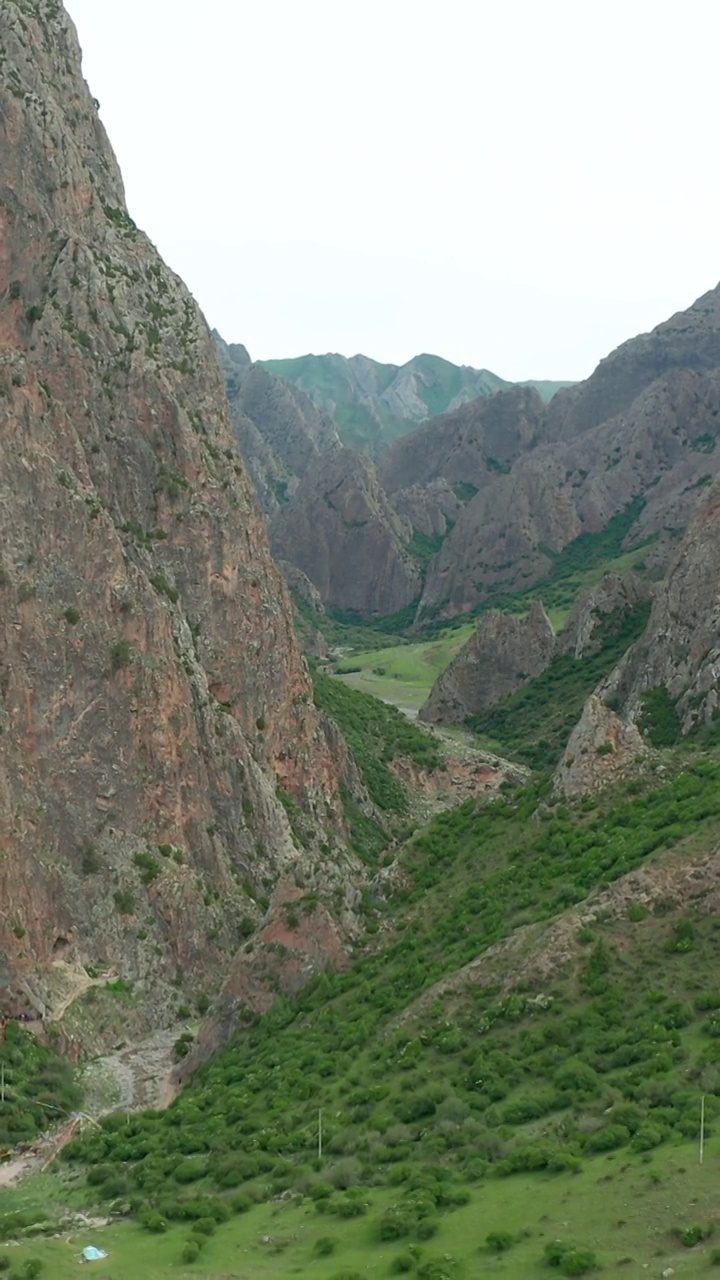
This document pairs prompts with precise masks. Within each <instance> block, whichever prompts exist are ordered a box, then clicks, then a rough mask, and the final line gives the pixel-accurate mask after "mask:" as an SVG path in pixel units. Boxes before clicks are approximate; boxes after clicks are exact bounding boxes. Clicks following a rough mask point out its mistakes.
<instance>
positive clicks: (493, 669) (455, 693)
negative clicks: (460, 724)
mask: <svg viewBox="0 0 720 1280" xmlns="http://www.w3.org/2000/svg"><path fill="white" fill-rule="evenodd" d="M556 644H557V640H556V636H555V632H554V631H553V627H552V623H551V622H550V619H549V618H548V616H547V614H546V612H545V610H544V609H543V606H542V604H541V603H540V601H539V600H538V601H534V602H533V604H532V605H531V606H530V611H529V613H528V614H527V617H524V618H520V617H517V616H516V615H514V614H511V613H502V612H501V611H500V610H497V609H492V610H491V611H490V612H489V613H486V614H484V615H483V617H482V618H481V619H480V621H479V623H478V626H477V629H476V631H475V632H474V634H473V635H472V636H471V637H470V639H469V640H468V642H467V644H465V645H463V647H462V649H461V650H460V652H459V653H458V654H457V656H456V657H455V658H454V659H453V661H452V662H451V663H450V666H449V667H447V668H446V670H445V671H443V673H442V674H441V675H440V676H438V678H437V680H436V681H435V684H434V685H433V687H432V689H431V691H430V696H429V698H428V700H427V702H426V703H424V705H423V706H422V707H421V708H420V711H419V713H418V714H419V717H420V719H421V720H427V721H430V722H437V721H445V722H446V723H448V722H449V723H452V722H453V721H462V720H465V719H467V717H468V716H470V715H476V714H478V713H479V712H481V711H486V710H487V708H488V707H492V706H494V705H495V704H496V703H497V702H502V700H503V699H504V698H507V697H509V696H510V694H511V693H514V692H515V690H516V689H519V688H520V687H521V686H522V685H523V684H526V683H527V681H528V680H531V679H532V678H533V676H538V675H540V673H541V672H542V671H544V670H545V668H546V667H547V666H548V665H549V663H550V661H551V659H552V656H553V653H554V652H555V648H556Z"/></svg>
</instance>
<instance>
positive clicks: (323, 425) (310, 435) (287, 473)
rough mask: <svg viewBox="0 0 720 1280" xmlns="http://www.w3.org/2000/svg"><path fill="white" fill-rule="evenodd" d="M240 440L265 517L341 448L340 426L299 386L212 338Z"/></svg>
mask: <svg viewBox="0 0 720 1280" xmlns="http://www.w3.org/2000/svg"><path fill="white" fill-rule="evenodd" d="M213 337H214V339H215V345H216V347H217V350H218V353H219V355H220V361H221V364H222V367H223V372H224V374H225V385H226V388H227V394H228V400H229V401H230V408H231V410H232V419H233V426H234V428H235V435H236V437H237V442H238V444H239V446H240V450H241V452H242V455H243V458H244V459H245V462H246V465H247V467H248V470H249V471H250V474H251V476H252V479H253V481H254V484H255V488H256V490H257V495H258V498H259V500H260V506H261V507H262V509H263V511H264V512H265V515H266V516H268V517H271V516H272V515H273V514H274V513H275V512H276V511H277V509H278V507H280V506H281V505H282V504H283V503H284V502H286V501H287V499H288V498H289V497H291V496H292V495H293V493H294V492H295V490H296V488H297V486H298V481H299V480H300V479H301V477H302V476H304V475H305V474H306V472H307V471H308V470H310V469H311V468H312V467H313V466H314V464H315V463H316V462H317V461H318V460H319V458H320V455H321V454H323V453H326V452H331V451H333V450H339V449H341V448H342V445H341V441H340V437H339V436H338V433H337V430H336V429H335V424H334V422H333V421H332V419H331V418H330V417H329V416H328V414H327V413H325V412H323V410H322V409H319V408H318V407H317V406H316V405H315V404H313V403H312V401H311V400H310V399H309V397H308V396H306V395H305V393H304V392H303V391H301V390H300V389H299V388H298V387H295V386H293V385H292V383H290V382H287V381H285V380H284V379H283V378H276V377H275V376H274V375H273V374H272V373H269V372H268V371H267V369H264V368H263V367H262V365H260V364H258V363H253V361H252V360H251V358H250V356H249V355H248V352H247V350H246V348H245V347H244V346H242V345H241V344H240V343H231V344H228V343H226V342H224V341H223V339H222V338H221V337H220V334H219V333H217V332H214V333H213Z"/></svg>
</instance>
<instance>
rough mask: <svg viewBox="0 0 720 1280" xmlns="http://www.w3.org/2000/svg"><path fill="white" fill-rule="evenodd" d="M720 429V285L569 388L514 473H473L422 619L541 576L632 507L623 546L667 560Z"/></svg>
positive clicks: (429, 583)
mask: <svg viewBox="0 0 720 1280" xmlns="http://www.w3.org/2000/svg"><path fill="white" fill-rule="evenodd" d="M719 434H720V288H717V289H714V290H712V291H711V292H710V293H708V294H705V295H704V297H703V298H701V299H699V301H698V302H697V303H695V304H694V305H693V306H692V307H690V308H689V309H688V310H687V311H686V312H683V313H681V314H679V315H678V316H675V317H673V319H672V320H670V321H668V322H667V323H666V324H663V325H660V326H658V328H657V329H655V330H653V332H652V333H651V334H644V335H641V336H640V337H638V338H634V339H632V341H630V342H627V343H625V344H624V345H623V346H622V347H620V348H619V349H618V351H616V352H614V353H613V354H612V355H611V356H609V357H608V358H607V360H604V361H602V362H601V364H600V365H599V366H598V369H597V370H596V371H595V373H594V374H593V375H592V376H591V377H590V378H589V379H588V380H587V381H586V382H584V383H580V384H578V385H577V386H576V387H573V388H570V389H567V390H564V391H560V392H559V393H558V394H557V396H555V398H554V399H553V400H552V402H551V403H550V404H549V405H548V406H547V407H546V408H545V409H544V411H543V414H542V420H541V421H540V422H539V423H537V424H536V425H535V428H534V431H533V435H532V438H531V440H530V441H529V442H528V445H527V447H524V448H523V449H522V452H520V453H519V454H518V455H517V456H515V457H514V458H512V459H511V466H510V467H509V468H505V469H504V470H506V471H507V474H499V475H497V476H496V477H495V479H494V480H493V481H492V483H482V484H479V485H477V480H475V484H476V485H477V488H478V492H477V493H476V494H475V495H474V496H473V497H472V498H471V500H470V501H469V502H468V503H467V505H466V506H465V508H464V510H463V511H462V512H461V513H460V515H459V516H458V518H457V521H456V523H455V526H454V528H452V530H451V531H450V533H449V535H448V537H447V538H446V540H445V541H444V543H443V545H442V547H441V548H440V550H439V551H438V554H437V555H436V557H435V559H434V561H433V562H432V564H431V565H430V567H429V570H428V574H427V580H426V583H425V587H424V592H423V598H422V601H421V605H420V609H419V620H420V621H421V620H422V619H423V618H432V617H436V616H438V615H448V616H454V615H456V614H459V613H462V612H464V611H466V610H468V609H470V608H473V607H475V606H476V605H477V604H478V603H481V602H483V601H485V600H491V599H493V597H496V596H498V595H502V594H506V593H509V592H514V591H517V590H520V589H522V588H525V587H527V586H529V585H531V584H532V583H533V582H537V581H540V580H541V579H542V578H544V577H545V576H547V574H548V573H549V572H550V570H551V569H552V567H553V563H554V560H555V559H556V557H557V556H558V554H559V553H560V552H562V551H563V549H564V548H565V547H567V546H568V544H569V543H570V542H572V541H573V540H574V539H576V538H578V537H579V536H581V535H583V534H597V533H599V532H600V531H601V530H603V529H604V528H605V527H606V526H607V524H608V522H609V521H610V520H611V519H612V518H613V517H620V516H622V515H623V513H625V512H627V513H628V514H629V518H628V520H627V529H626V534H625V546H626V547H633V546H638V545H641V544H643V543H644V542H646V541H648V540H650V539H656V540H657V543H656V547H655V554H656V556H658V555H659V556H660V560H661V562H662V561H664V562H666V561H667V558H668V555H669V554H671V553H672V549H673V540H674V541H677V536H678V533H679V532H680V531H681V530H682V529H683V528H685V527H686V525H687V523H688V521H689V519H690V518H691V516H692V514H693V512H694V510H695V508H696V506H697V503H698V500H699V499H701V498H702V494H703V490H704V489H705V488H706V486H707V485H708V484H710V483H711V482H712V481H713V479H714V478H715V477H716V476H717V474H718V469H719V464H720V450H719V449H718V448H717V442H718V436H719ZM446 465H447V464H446V462H445V461H444V460H442V461H441V463H440V468H439V473H438V472H436V473H435V474H434V475H433V476H432V478H433V479H434V480H435V481H437V480H438V479H439V478H441V476H443V475H444V467H445V466H446ZM501 470H503V469H501ZM427 474H428V476H429V475H430V473H429V472H428V473H427Z"/></svg>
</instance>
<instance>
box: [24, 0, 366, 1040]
mask: <svg viewBox="0 0 720 1280" xmlns="http://www.w3.org/2000/svg"><path fill="white" fill-rule="evenodd" d="M0 45H1V49H2V60H3V78H2V111H3V120H4V130H3V135H2V139H0V157H1V160H2V163H1V164H0V230H1V234H0V244H1V245H2V251H1V252H0V343H1V347H0V391H1V397H0V422H1V429H0V460H1V466H0V555H1V559H2V564H1V567H0V598H1V599H2V608H1V610H0V968H1V969H2V970H3V971H4V972H7V973H9V974H10V976H11V980H12V981H15V980H22V981H26V982H28V981H31V980H32V976H33V974H35V973H37V972H38V971H41V970H42V969H43V967H44V966H48V965H50V963H51V961H52V959H53V955H57V954H62V956H63V957H64V958H65V959H67V960H71V959H75V960H77V961H78V963H83V964H85V963H92V964H94V965H98V966H99V967H101V968H103V969H104V968H107V967H111V966H114V967H116V968H117V971H118V972H119V973H121V974H123V975H124V976H125V977H126V978H129V979H131V980H132V981H133V983H134V984H135V985H134V992H135V996H136V999H137V1001H138V1003H139V1004H140V1005H141V1006H142V1007H143V1008H145V1009H146V1010H147V1011H148V1016H149V1017H150V1018H151V1020H152V1021H154V1022H155V1023H156V1025H157V1024H158V1023H159V1022H161V1021H162V1019H163V1018H166V1017H167V1018H169V1017H170V1016H171V1014H172V1011H173V1010H174V1008H175V1004H176V1001H177V1000H182V999H183V992H193V991H194V992H196V993H197V992H198V991H199V990H208V989H212V988H213V987H214V986H216V985H217V984H218V983H219V981H220V979H221V977H222V975H223V974H224V973H225V972H227V970H228V967H229V965H230V962H231V960H232V957H233V956H234V954H235V952H236V950H237V947H238V945H239V942H240V941H241V938H242V937H244V936H247V934H248V931H252V930H253V929H255V928H256V927H257V926H258V925H259V924H260V923H261V921H262V918H263V914H264V912H265V910H266V906H265V905H261V900H262V898H263V896H264V895H265V894H267V893H268V891H269V888H271V889H273V892H275V889H274V888H273V887H274V886H277V885H278V884H289V883H290V882H292V881H293V880H294V879H295V878H296V875H297V876H301V875H302V876H304V878H305V881H306V883H308V884H311V883H314V884H315V885H316V887H317V890H318V892H319V894H320V895H321V897H322V896H323V895H324V894H325V893H326V892H327V891H328V888H329V886H331V885H332V884H333V883H334V884H335V885H336V887H337V888H338V890H340V889H343V891H344V887H345V886H346V884H347V881H348V878H349V877H353V876H355V875H356V874H357V875H359V874H360V871H359V868H358V866H357V864H356V863H355V862H354V860H353V859H352V858H351V857H350V856H349V855H346V854H344V853H343V852H342V843H343V842H342V827H341V819H340V816H339V815H340V813H341V804H340V798H339V786H340V782H341V778H342V776H343V774H345V776H346V780H347V779H349V778H350V777H351V775H352V763H351V761H350V760H349V758H348V756H347V752H346V751H345V748H344V745H343V743H342V740H341V739H340V737H339V735H337V734H336V733H335V732H334V731H332V730H331V729H329V728H328V727H327V726H325V725H324V723H323V721H322V720H321V718H320V716H319V715H318V714H317V712H316V711H315V709H314V707H313V701H312V687H311V683H310V680H309V677H308V672H307V670H306V668H305V664H304V662H303V660H302V658H301V655H300V652H299V649H298V644H297V640H296V637H295V633H294V630H293V625H292V611H291V605H290V601H289V598H288V594H287V591H286V589H285V586H284V583H283V581H282V578H281V576H280V574H279V572H278V570H277V569H276V567H275V565H274V564H273V561H272V559H271V556H270V549H269V546H268V540H267V535H266V530H265V525H264V521H263V519H262V516H261V514H260V512H259V510H258V507H257V504H256V501H255V497H254V493H253V490H252V485H251V483H250V481H249V479H248V476H247V474H246V472H245V469H244V466H243V464H242V461H241V458H240V456H239V454H238V452H237V448H236V443H235V435H234V432H233V427H232V423H231V420H230V415H229V411H228V408H227V401H226V399H225V394H224V385H223V378H222V373H221V370H220V366H219V363H218V358H217V353H216V351H215V347H214V344H213V342H212V339H211V336H210V334H209V332H208V329H207V327H206V325H205V323H204V321H203V318H202V316H201V315H200V314H199V312H198V310H197V308H196V306H195V304H194V302H193V300H192V298H191V297H190V295H189V293H188V292H187V290H186V289H185V288H184V286H183V285H182V283H181V282H180V281H179V280H178V279H177V277H176V276H175V275H173V273H172V272H171V271H170V270H168V268H167V267H166V266H165V264H164V263H163V262H162V261H161V259H160V258H159V257H158V255H157V253H156V251H155V250H154V248H153V247H152V245H151V244H150V242H149V241H148V240H147V238H146V237H145V236H144V235H143V234H142V233H141V232H140V231H138V229H137V228H136V226H135V224H134V223H133V222H132V220H131V218H130V217H129V215H128V213H127V210H126V207H125V201H124V195H123V187H122V181H121V178H120V174H119V172H118V168H117V164H116V162H115V158H114V156H113V153H112V151H111V149H110V147H109V145H108V142H107V139H106V137H105V134H104V131H103V129H102V126H101V124H100V122H99V120H98V117H97V113H96V110H95V107H94V105H93V101H92V99H91V97H90V94H89V92H88V89H87V86H86V85H85V84H84V82H83V79H82V76H81V73H80V51H79V48H78V44H77V39H76V35H75V31H74V28H73V26H72V24H71V22H70V21H69V19H68V17H67V15H66V13H65V11H64V9H63V8H62V5H61V4H60V3H59V2H58V0H38V2H37V3H35V4H33V5H28V4H26V3H25V2H24V0H6V3H5V4H4V5H3V8H2V12H1V13H0ZM328 734H331V736H330V737H328ZM348 771H349V772H348ZM281 801H282V802H281ZM289 809H292V812H293V813H294V814H295V817H294V819H293V826H291V823H290V821H289V818H288V810H289ZM298 831H301V832H302V840H303V842H304V843H301V842H300V840H299V838H298V835H297V832H298ZM276 900H277V893H276ZM338 927H339V929H340V933H341V934H342V928H341V927H340V926H338ZM316 961H317V963H318V964H320V963H323V960H322V958H321V956H319V955H318V956H316ZM278 981H279V982H280V985H282V981H281V979H278Z"/></svg>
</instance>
